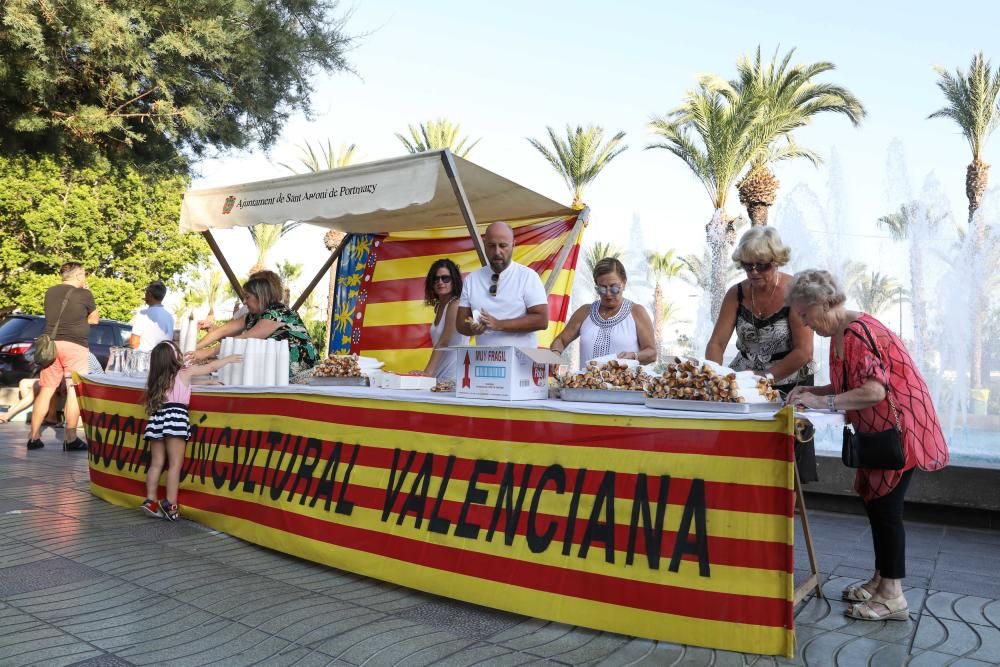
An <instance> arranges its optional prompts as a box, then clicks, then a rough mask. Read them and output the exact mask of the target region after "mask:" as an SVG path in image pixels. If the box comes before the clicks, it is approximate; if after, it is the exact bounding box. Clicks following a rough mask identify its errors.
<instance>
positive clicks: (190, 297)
mask: <svg viewBox="0 0 1000 667" xmlns="http://www.w3.org/2000/svg"><path fill="white" fill-rule="evenodd" d="M204 303H205V293H204V292H202V291H201V290H200V289H198V288H197V287H196V286H189V287H188V288H187V289H185V290H184V291H183V292H182V293H181V299H180V301H179V302H178V303H177V307H176V308H175V309H174V318H175V319H176V320H177V327H178V328H179V329H180V330H181V331H183V330H184V324H183V320H184V318H186V317H188V316H189V315H191V314H193V312H194V310H195V309H196V308H200V307H201V306H202V305H203V304H204Z"/></svg>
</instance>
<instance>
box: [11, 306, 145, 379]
mask: <svg viewBox="0 0 1000 667" xmlns="http://www.w3.org/2000/svg"><path fill="white" fill-rule="evenodd" d="M43 331H45V318H44V317H43V316H41V315H21V314H16V315H5V316H4V317H2V318H0V385H3V386H7V387H10V386H15V385H17V383H18V382H20V381H21V380H23V379H24V378H26V377H30V376H31V370H32V368H31V366H32V364H31V363H30V362H29V361H28V359H27V358H25V356H24V355H25V353H26V352H27V351H28V350H30V349H31V344H32V343H34V342H35V338H37V337H38V336H39V335H40V334H41V333H42V332H43ZM131 333H132V327H131V325H129V324H126V323H125V322H118V321H116V320H100V321H99V322H98V323H97V324H91V325H90V336H89V338H88V342H89V346H90V351H91V352H93V353H94V356H95V357H97V360H98V361H99V362H101V366H107V364H108V355H109V354H110V352H111V348H112V347H113V346H119V345H128V339H129V336H130V335H131Z"/></svg>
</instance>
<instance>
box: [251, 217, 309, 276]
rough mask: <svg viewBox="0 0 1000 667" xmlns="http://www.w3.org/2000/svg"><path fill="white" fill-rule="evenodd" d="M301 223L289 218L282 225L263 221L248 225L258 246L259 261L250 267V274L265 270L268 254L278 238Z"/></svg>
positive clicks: (254, 242)
mask: <svg viewBox="0 0 1000 667" xmlns="http://www.w3.org/2000/svg"><path fill="white" fill-rule="evenodd" d="M301 224H302V223H301V222H298V221H295V220H289V221H287V222H283V223H281V224H280V225H269V224H264V223H261V224H258V225H252V226H250V227H247V231H249V232H250V238H252V239H253V244H254V245H255V246H257V263H256V264H254V265H253V266H252V267H250V274H251V275H253V274H254V273H257V272H258V271H263V270H265V269H266V268H267V264H266V261H267V254H268V253H269V252H271V249H272V248H274V246H276V245H277V244H278V240H279V239H281V237H282V236H284V235H285V234H287V233H288V232H290V231H292V230H293V229H295V228H296V227H298V226H299V225H301Z"/></svg>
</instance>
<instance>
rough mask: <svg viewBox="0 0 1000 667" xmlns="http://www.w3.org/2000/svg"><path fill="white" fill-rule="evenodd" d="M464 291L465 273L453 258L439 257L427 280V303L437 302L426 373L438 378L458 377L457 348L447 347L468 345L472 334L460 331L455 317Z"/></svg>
mask: <svg viewBox="0 0 1000 667" xmlns="http://www.w3.org/2000/svg"><path fill="white" fill-rule="evenodd" d="M461 293H462V274H461V272H460V271H459V270H458V265H456V264H455V262H453V261H451V260H450V259H439V260H437V261H435V262H434V263H433V264H431V268H430V271H428V272H427V280H426V281H425V283H424V303H426V304H427V305H428V306H434V321H433V322H431V341H432V342H433V343H434V352H433V353H432V354H431V358H430V360H429V361H428V362H427V367H426V368H424V370H423V374H424V375H427V376H432V377H436V378H437V379H439V380H454V379H455V352H454V351H453V350H446V349H444V348H447V347H449V346H451V345H468V344H469V337H468V336H463V335H462V334H460V333H458V331H457V329H456V328H455V320H456V318H457V315H458V297H459V295H460V294H461Z"/></svg>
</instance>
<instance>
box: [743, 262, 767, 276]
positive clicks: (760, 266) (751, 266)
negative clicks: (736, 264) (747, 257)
mask: <svg viewBox="0 0 1000 667" xmlns="http://www.w3.org/2000/svg"><path fill="white" fill-rule="evenodd" d="M740 266H742V267H743V270H744V271H746V272H747V273H752V272H754V271H756V272H757V273H764V272H765V271H770V270H771V267H772V266H774V262H740Z"/></svg>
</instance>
